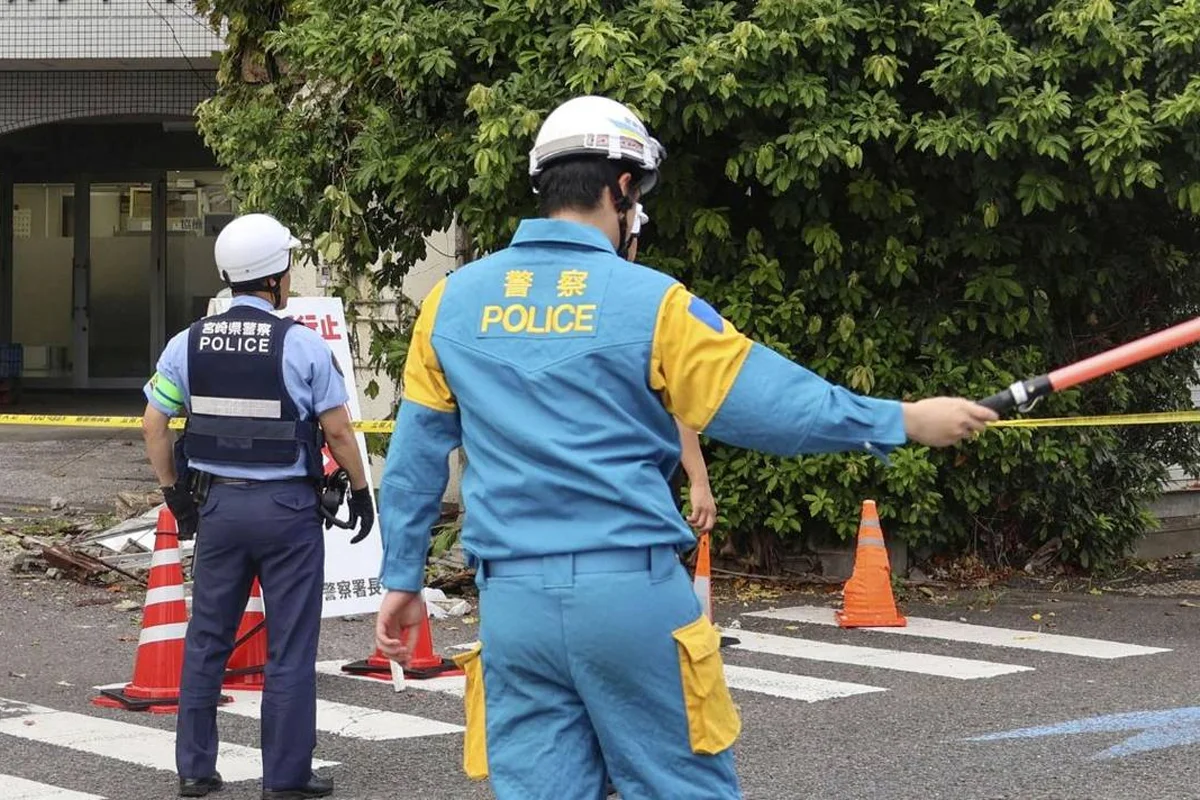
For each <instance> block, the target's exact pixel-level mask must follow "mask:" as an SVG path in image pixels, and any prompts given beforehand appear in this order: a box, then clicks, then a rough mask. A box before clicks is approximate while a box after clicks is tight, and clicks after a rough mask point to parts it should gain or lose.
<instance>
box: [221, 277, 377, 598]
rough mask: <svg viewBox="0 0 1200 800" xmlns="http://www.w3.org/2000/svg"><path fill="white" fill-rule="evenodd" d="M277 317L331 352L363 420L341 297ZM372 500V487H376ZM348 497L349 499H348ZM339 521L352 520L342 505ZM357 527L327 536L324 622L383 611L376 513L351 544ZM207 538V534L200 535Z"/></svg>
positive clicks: (298, 302)
mask: <svg viewBox="0 0 1200 800" xmlns="http://www.w3.org/2000/svg"><path fill="white" fill-rule="evenodd" d="M229 304H230V298H228V297H216V298H213V299H212V300H210V301H209V303H208V314H209V315H210V316H211V315H213V314H220V313H223V312H224V311H227V310H228V309H229ZM274 313H275V316H277V317H292V318H294V319H298V320H299V321H300V322H302V323H304V324H305V325H307V326H308V327H310V328H312V329H313V330H314V331H316V332H317V333H319V334H321V338H323V339H324V340H325V342H326V344H328V345H329V347H330V349H331V350H333V355H334V357H335V358H336V359H337V361H338V364H339V365H340V366H341V368H342V380H344V381H345V384H346V394H347V395H349V397H350V401H349V403H348V406H349V408H350V418H351V419H355V420H357V419H362V412H361V409H360V408H359V404H358V387H357V386H356V385H355V382H354V359H353V357H352V356H351V355H350V339H349V335H348V332H347V330H346V313H345V309H344V308H343V307H342V300H341V298H340V297H289V298H288V303H287V306H285V307H284V308H283V309H282V310H280V311H276V312H274ZM354 438H355V439H356V440H357V441H358V451H359V453H360V454H361V455H362V460H363V466H364V467H367V485H368V486H371V469H370V467H369V461H368V460H367V439H366V437H365V436H364V435H363V434H361V433H356V434H355V436H354ZM371 488H372V496H374V487H373V486H372V487H371ZM348 499H349V494H347V500H348ZM337 516H338V519H343V520H344V519H346V518H347V517H349V511H348V510H347V505H346V504H345V503H343V505H342V507H341V509H339V511H338V515H337ZM357 530H358V529H357V527H355V528H350V529H346V528H338V527H336V526H335V527H332V528H330V529H329V530H327V531H326V532H325V602H324V606H323V607H322V610H321V616H322V617H340V616H343V615H346V614H374V613H375V612H377V611H378V610H379V603H380V600H381V599H382V597H383V591H384V590H383V588H382V587H381V586H380V585H379V566H380V563H381V561H382V559H383V539H382V537H381V536H380V534H379V518H378V510H377V511H376V519H375V527H374V528H372V530H371V533H370V535H369V536H367V538H365V539H363V540H362V541H361V542H359V543H358V544H350V540H351V539H352V538H354V536H355V534H356V533H357ZM200 535H203V534H200Z"/></svg>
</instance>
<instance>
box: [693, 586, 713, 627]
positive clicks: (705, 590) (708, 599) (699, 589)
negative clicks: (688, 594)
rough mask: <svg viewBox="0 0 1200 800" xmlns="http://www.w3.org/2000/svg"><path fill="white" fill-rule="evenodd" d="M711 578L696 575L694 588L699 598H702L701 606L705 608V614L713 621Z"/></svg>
mask: <svg viewBox="0 0 1200 800" xmlns="http://www.w3.org/2000/svg"><path fill="white" fill-rule="evenodd" d="M710 581H711V579H710V578H705V577H701V576H699V575H697V576H696V579H695V580H694V581H692V588H693V589H694V590H695V592H696V597H697V599H699V600H700V606H701V607H702V608H703V609H704V615H705V616H706V617H708V621H709V622H712V618H713V613H712V594H711V591H710Z"/></svg>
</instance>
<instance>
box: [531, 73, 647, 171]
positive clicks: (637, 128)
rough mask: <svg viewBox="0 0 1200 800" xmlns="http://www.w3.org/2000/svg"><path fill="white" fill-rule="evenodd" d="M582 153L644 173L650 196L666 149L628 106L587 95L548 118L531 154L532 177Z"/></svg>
mask: <svg viewBox="0 0 1200 800" xmlns="http://www.w3.org/2000/svg"><path fill="white" fill-rule="evenodd" d="M581 155H597V156H606V157H608V158H611V159H614V160H618V161H626V162H629V163H630V164H632V165H634V166H636V167H638V168H639V169H641V170H643V171H644V172H645V177H644V178H643V180H642V182H641V184H640V185H639V188H640V189H641V192H642V194H643V195H645V194H647V193H649V191H650V190H651V189H653V188H654V186H655V184H656V183H658V168H659V166H660V165H661V164H662V162H663V160H664V159H665V158H666V157H667V151H666V149H665V148H664V147H663V146H662V145H661V144H660V143H659V142H658V140H657V139H655V138H653V137H652V136H650V134H649V133H648V132H647V131H646V126H645V125H643V124H642V121H641V120H640V119H638V118H637V115H636V114H634V113H633V112H632V111H630V110H629V109H628V108H626V107H625V106H623V105H622V104H620V103H618V102H617V101H615V100H610V99H608V98H607V97H597V96H595V95H587V96H584V97H575V98H573V99H571V100H568V101H567V102H565V103H563V104H562V105H560V106H559V107H558V108H556V109H554V110H553V111H552V112H550V116H548V117H546V121H545V122H543V123H542V127H541V130H539V131H538V135H537V139H536V140H535V141H534V144H533V149H532V150H530V151H529V175H530V177H531V178H536V177H537V176H538V175H540V174H541V172H542V170H543V169H545V168H546V166H547V165H549V164H551V163H553V162H554V161H556V160H558V159H560V158H566V157H569V156H581ZM535 186H536V181H535Z"/></svg>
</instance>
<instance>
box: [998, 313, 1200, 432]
mask: <svg viewBox="0 0 1200 800" xmlns="http://www.w3.org/2000/svg"><path fill="white" fill-rule="evenodd" d="M1198 341H1200V317H1196V318H1195V319H1191V320H1188V321H1187V322H1181V323H1179V324H1178V325H1174V326H1172V327H1170V328H1166V329H1164V330H1161V331H1158V332H1157V333H1151V334H1149V335H1147V336H1143V337H1142V338H1140V339H1134V340H1133V341H1132V342H1127V343H1126V344H1123V345H1119V346H1117V347H1114V348H1112V349H1111V350H1105V351H1104V352H1103V353H1097V354H1096V355H1094V356H1091V357H1089V358H1085V359H1083V360H1082V361H1076V362H1075V363H1074V364H1068V365H1067V366H1065V367H1059V368H1058V369H1056V370H1054V371H1053V372H1047V373H1046V374H1044V375H1038V376H1037V377H1036V378H1028V379H1026V380H1022V381H1017V382H1016V383H1014V384H1013V385H1012V386H1009V387H1008V388H1007V389H1004V390H1003V391H999V392H996V393H995V394H994V395H992V396H990V397H985V398H984V399H982V400H980V401H979V404H980V405H983V406H987V407H988V408H990V409H992V410H993V411H995V412H997V413H1000V412H1003V411H1006V410H1008V409H1010V408H1013V407H1014V406H1015V407H1017V408H1019V409H1021V410H1023V411H1026V410H1028V409H1029V408H1031V407H1032V406H1033V404H1034V403H1035V402H1036V401H1037V400H1039V399H1041V398H1043V397H1045V396H1046V395H1048V394H1051V393H1053V392H1061V391H1062V390H1063V389H1069V388H1071V387H1072V386H1077V385H1079V384H1081V383H1085V382H1087V381H1090V380H1093V379H1094V378H1099V377H1101V376H1103V375H1109V374H1111V373H1113V372H1116V371H1117V370H1119V369H1123V368H1125V367H1128V366H1129V365H1130V364H1137V363H1139V362H1142V361H1146V360H1147V359H1151V358H1154V357H1155V356H1161V355H1163V354H1164V353H1169V352H1171V351H1172V350H1178V349H1179V348H1181V347H1187V346H1188V345H1189V344H1195V343H1196V342H1198Z"/></svg>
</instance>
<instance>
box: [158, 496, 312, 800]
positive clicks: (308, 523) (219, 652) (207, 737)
mask: <svg viewBox="0 0 1200 800" xmlns="http://www.w3.org/2000/svg"><path fill="white" fill-rule="evenodd" d="M316 506H317V496H316V492H315V490H314V489H313V487H312V484H310V483H304V482H283V481H276V482H265V483H248V484H214V485H213V487H212V489H211V491H210V492H209V496H208V499H207V500H206V501H205V503H204V505H203V506H202V507H201V509H200V526H199V530H198V532H197V534H196V558H195V561H194V563H193V572H192V614H191V619H190V620H189V622H188V627H187V637H186V639H185V642H184V658H183V676H182V678H181V680H180V686H179V713H178V718H177V721H176V728H175V734H176V736H175V762H176V768H177V770H178V772H179V775H180V777H183V778H205V777H208V776H211V775H212V774H213V772H214V771H215V770H216V763H217V742H218V739H217V702H218V699H219V697H220V694H221V683H222V681H223V679H224V675H225V665H226V662H227V661H228V660H229V656H230V654H231V653H232V652H233V644H234V641H235V635H236V633H237V627H238V623H239V622H240V621H241V619H242V614H243V613H244V612H245V610H246V602H247V600H248V599H249V595H250V586H251V583H252V582H253V579H254V577H255V576H258V579H259V583H260V584H261V586H262V594H263V605H264V607H265V609H266V612H265V613H266V620H267V624H266V627H267V664H266V669H265V674H264V686H263V698H262V720H261V725H262V734H261V737H262V753H263V788H264V789H273V790H278V789H295V788H299V787H301V786H304V785H305V784H306V783H308V781H309V778H310V777H311V775H312V753H313V749H314V748H315V747H316V744H317V733H316V718H317V675H316V661H317V640H318V638H319V636H320V632H321V602H322V594H321V590H322V583H323V579H324V572H325V540H324V538H323V533H324V532H323V529H322V527H321V522H320V518H319V517H318V516H317V508H316Z"/></svg>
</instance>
